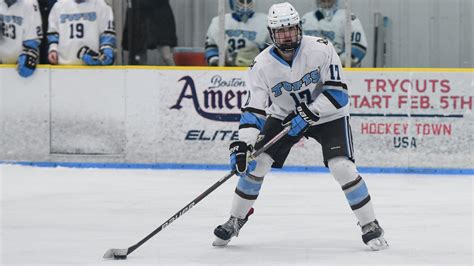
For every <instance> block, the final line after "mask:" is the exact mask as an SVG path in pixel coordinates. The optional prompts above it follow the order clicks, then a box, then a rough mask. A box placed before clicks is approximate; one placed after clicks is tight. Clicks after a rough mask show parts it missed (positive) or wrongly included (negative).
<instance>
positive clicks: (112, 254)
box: [104, 126, 291, 260]
mask: <svg viewBox="0 0 474 266" xmlns="http://www.w3.org/2000/svg"><path fill="white" fill-rule="evenodd" d="M290 128H291V127H290V126H288V127H285V128H284V129H283V130H282V131H281V132H280V133H278V134H277V135H276V136H275V137H273V138H272V139H271V140H270V141H269V142H267V143H266V144H265V145H263V147H262V148H260V149H259V150H257V151H255V152H254V153H252V155H251V158H253V159H255V158H257V157H258V156H259V155H260V154H262V153H264V152H265V151H266V150H267V149H268V148H270V147H271V146H272V145H273V144H275V142H277V141H278V140H280V139H281V138H282V137H284V136H285V135H286V133H288V131H290ZM235 174H236V171H235V170H232V171H231V172H229V173H228V174H227V175H225V176H223V177H222V178H221V179H219V180H218V181H217V182H216V183H214V185H212V186H211V187H210V188H208V189H207V190H206V191H204V192H203V193H201V195H199V196H197V197H196V198H195V199H193V200H192V201H191V202H190V203H189V204H188V205H186V206H184V208H182V209H181V210H179V211H178V212H177V213H175V214H174V215H173V216H171V217H170V218H169V219H168V220H167V221H166V222H164V223H163V224H162V225H160V226H159V227H158V228H156V229H155V230H154V231H153V232H151V233H150V234H149V235H147V236H146V237H145V238H143V239H142V240H140V241H139V242H138V243H136V244H135V245H133V246H130V247H128V248H124V249H118V248H112V249H109V250H107V252H105V254H104V259H116V260H124V259H126V258H127V255H129V254H130V253H132V252H133V251H134V250H136V249H137V248H138V247H140V246H141V245H143V244H144V243H145V242H146V241H148V240H149V239H150V238H152V237H153V236H154V235H156V234H157V233H159V232H160V231H161V230H163V229H164V228H165V227H167V226H168V225H169V224H171V223H172V222H174V221H175V220H176V219H178V218H179V217H180V216H181V215H183V214H185V213H186V212H187V211H189V210H190V209H191V208H192V207H194V206H195V205H196V204H197V203H198V202H200V201H201V200H202V199H204V198H205V197H207V196H208V195H209V194H211V192H213V191H214V190H215V189H216V188H218V187H219V186H220V185H222V184H224V182H226V181H227V180H228V179H229V178H231V177H232V176H233V175H235Z"/></svg>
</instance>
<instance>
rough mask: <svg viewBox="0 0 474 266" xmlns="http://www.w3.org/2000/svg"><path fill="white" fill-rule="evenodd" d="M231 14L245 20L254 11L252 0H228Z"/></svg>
mask: <svg viewBox="0 0 474 266" xmlns="http://www.w3.org/2000/svg"><path fill="white" fill-rule="evenodd" d="M229 4H230V9H231V10H232V16H233V17H234V18H236V19H237V20H239V21H244V22H246V21H247V19H248V18H250V17H252V16H253V14H254V13H255V3H254V0H229Z"/></svg>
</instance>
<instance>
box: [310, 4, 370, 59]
mask: <svg viewBox="0 0 474 266" xmlns="http://www.w3.org/2000/svg"><path fill="white" fill-rule="evenodd" d="M316 6H317V9H316V10H315V11H312V12H309V13H306V14H305V15H304V16H303V17H302V19H301V20H302V22H303V34H305V35H311V36H317V37H323V38H327V39H328V40H330V41H331V42H332V44H333V45H334V48H336V51H337V54H338V55H339V57H340V58H341V62H343V63H345V62H346V56H347V55H346V50H345V49H344V46H345V45H344V44H345V42H344V39H345V38H344V36H345V33H344V32H345V27H346V26H345V25H346V10H345V9H339V8H338V5H337V0H316ZM351 29H352V32H351V46H352V47H351V66H353V67H358V66H360V65H361V62H362V59H363V58H364V57H365V54H366V51H367V39H366V37H365V33H364V28H363V27H362V23H360V20H359V19H358V18H357V17H356V16H355V15H354V14H351Z"/></svg>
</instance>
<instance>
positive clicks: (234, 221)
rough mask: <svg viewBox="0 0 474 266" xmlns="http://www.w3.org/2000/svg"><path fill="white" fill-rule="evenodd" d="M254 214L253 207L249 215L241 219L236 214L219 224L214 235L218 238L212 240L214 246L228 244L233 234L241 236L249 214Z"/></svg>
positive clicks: (248, 214)
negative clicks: (240, 233) (240, 232)
mask: <svg viewBox="0 0 474 266" xmlns="http://www.w3.org/2000/svg"><path fill="white" fill-rule="evenodd" d="M252 214H253V208H250V210H249V212H248V213H247V216H245V218H244V219H240V218H237V217H234V216H230V218H229V220H228V221H227V222H225V223H224V224H222V225H219V226H217V227H216V229H214V235H215V236H216V239H215V240H214V242H212V245H213V246H226V245H227V244H228V243H229V242H230V239H231V238H232V237H233V236H239V231H240V229H242V227H243V226H244V225H245V223H246V222H247V221H248V219H249V216H250V215H252Z"/></svg>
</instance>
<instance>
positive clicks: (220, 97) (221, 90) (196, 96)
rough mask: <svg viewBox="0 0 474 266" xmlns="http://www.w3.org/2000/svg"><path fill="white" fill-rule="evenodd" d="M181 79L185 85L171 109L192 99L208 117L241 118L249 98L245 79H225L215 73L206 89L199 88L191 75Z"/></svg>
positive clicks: (198, 108)
mask: <svg viewBox="0 0 474 266" xmlns="http://www.w3.org/2000/svg"><path fill="white" fill-rule="evenodd" d="M179 81H180V82H181V81H183V82H184V86H183V88H182V89H181V93H180V95H179V97H178V100H177V101H176V104H174V105H173V106H171V107H170V109H177V110H180V109H181V108H183V101H184V100H186V99H191V100H192V103H193V105H194V109H195V110H196V112H197V113H198V114H199V115H200V116H202V117H204V118H206V119H210V120H214V121H222V122H238V121H239V120H240V109H241V108H242V106H243V104H244V102H245V100H246V99H247V98H248V95H247V90H246V85H245V81H244V80H243V79H242V78H228V79H225V78H223V77H222V76H220V75H214V76H212V77H211V79H210V80H209V84H208V85H207V88H206V89H199V88H197V87H196V84H195V83H194V80H193V78H192V77H190V76H184V77H182V78H181V79H180V80H179Z"/></svg>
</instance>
